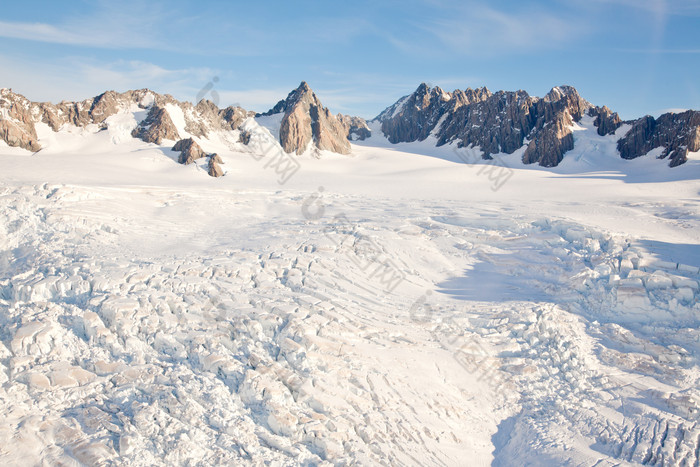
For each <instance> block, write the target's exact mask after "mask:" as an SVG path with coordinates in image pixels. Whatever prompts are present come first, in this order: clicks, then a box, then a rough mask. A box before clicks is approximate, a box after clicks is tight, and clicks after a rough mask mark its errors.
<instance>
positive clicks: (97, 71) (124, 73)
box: [0, 55, 222, 102]
mask: <svg viewBox="0 0 700 467" xmlns="http://www.w3.org/2000/svg"><path fill="white" fill-rule="evenodd" d="M37 67H40V70H41V72H40V73H38V72H37ZM215 75H219V76H221V75H222V73H221V72H219V71H217V70H213V69H210V68H196V67H193V68H187V67H184V68H178V69H167V68H163V67H161V66H158V65H154V64H152V63H148V62H142V61H134V60H115V61H104V62H103V61H95V60H87V59H85V58H81V57H69V58H62V59H61V60H56V61H46V62H43V63H41V64H40V65H37V63H35V62H33V61H31V60H24V59H21V58H17V57H10V56H5V55H0V86H3V87H11V88H13V89H15V90H16V91H18V92H20V93H22V94H24V95H26V96H27V97H28V98H29V99H31V100H37V101H52V102H57V101H60V100H82V99H86V98H89V97H93V96H95V95H97V94H100V93H102V92H104V91H106V90H110V89H111V90H116V91H126V90H129V89H139V88H144V87H148V88H151V89H153V90H155V91H158V92H164V93H170V94H173V95H176V96H177V97H178V98H179V99H185V100H191V101H192V100H194V99H195V97H196V95H197V92H198V91H199V89H201V88H202V87H203V86H204V85H205V84H206V83H207V82H208V81H209V80H210V79H211V78H212V77H213V76H215Z"/></svg>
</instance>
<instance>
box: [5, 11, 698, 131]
mask: <svg viewBox="0 0 700 467" xmlns="http://www.w3.org/2000/svg"><path fill="white" fill-rule="evenodd" d="M215 76H216V77H218V78H219V80H218V81H217V82H216V83H214V89H216V91H217V92H218V93H219V95H220V97H221V100H220V105H221V106H225V105H228V104H234V103H238V104H241V105H243V106H244V107H246V108H248V109H251V110H256V111H264V110H267V109H268V108H269V107H271V106H272V105H273V104H274V103H275V102H277V101H278V100H279V99H281V98H283V97H285V96H286V94H287V93H288V92H289V91H290V90H291V89H292V88H294V87H296V86H297V85H298V84H299V82H300V81H301V80H306V81H308V83H309V84H310V85H311V87H312V88H313V89H314V90H315V91H316V93H317V94H318V95H319V97H320V98H321V100H322V101H323V102H324V103H325V104H326V105H327V106H329V107H330V108H331V110H332V111H333V112H342V113H349V114H353V115H360V116H363V117H374V116H375V115H376V114H378V113H379V112H380V111H381V110H382V109H384V108H385V107H387V106H388V105H390V104H392V103H393V102H394V101H395V100H396V99H398V98H399V97H401V96H402V95H405V94H408V93H410V92H412V91H413V90H414V89H415V88H416V87H417V86H418V84H420V83H421V82H422V81H425V82H427V83H429V84H432V85H439V86H441V87H443V88H445V89H447V90H453V89H455V88H461V89H464V88H466V87H476V86H487V87H488V88H489V89H491V90H492V91H495V90H499V89H506V90H517V89H525V90H526V91H528V92H529V93H530V94H532V95H538V96H541V95H544V94H545V93H546V92H547V91H548V90H549V89H550V88H551V87H552V86H556V85H559V84H571V85H573V86H575V87H576V88H577V89H578V90H579V92H580V93H581V94H582V95H583V97H584V98H586V99H588V100H589V101H591V102H592V103H594V104H597V105H603V104H605V105H608V106H609V107H611V108H612V109H613V110H616V111H618V112H620V114H621V115H622V117H623V118H634V117H638V116H641V115H643V114H646V113H650V114H658V113H661V112H662V111H665V110H667V109H680V108H696V109H700V79H699V77H700V0H675V1H666V0H584V1H572V0H549V1H540V2H528V1H523V0H520V1H505V0H502V1H491V2H487V1H461V2H456V1H443V0H420V1H410V0H406V1H394V0H390V1H377V0H374V1H364V0H356V1H353V2H343V3H341V2H331V1H325V2H323V1H320V0H318V1H293V2H292V1H269V2H264V1H260V2H257V3H253V2H213V1H203V0H202V1H197V2H187V1H172V2H170V1H169V2H159V1H150V2H132V1H123V2H116V1H114V2H106V1H103V2H100V1H98V2H93V1H90V2H88V1H74V2H54V1H24V2H7V3H6V4H4V5H3V8H2V12H0V87H11V88H13V89H14V90H16V91H18V92H21V93H23V94H25V95H26V96H27V97H29V98H30V99H32V100H51V101H58V100H61V99H68V100H73V99H82V98H86V97H91V96H94V95H96V94H99V93H100V92H102V91H105V90H107V89H115V90H119V91H124V90H127V89H134V88H142V87H150V88H152V89H154V90H156V91H159V92H167V93H171V94H173V95H174V96H176V97H178V98H180V99H185V100H190V101H194V99H195V96H196V95H197V93H198V91H199V90H200V89H201V88H202V87H204V86H205V85H206V84H207V83H208V82H210V81H211V80H212V79H213V77H215Z"/></svg>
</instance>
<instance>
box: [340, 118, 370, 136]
mask: <svg viewBox="0 0 700 467" xmlns="http://www.w3.org/2000/svg"><path fill="white" fill-rule="evenodd" d="M337 118H338V121H339V122H340V124H341V125H343V127H344V128H345V133H346V136H347V138H348V140H350V141H364V140H366V139H367V138H369V137H370V136H372V131H371V130H370V129H369V126H367V121H366V120H365V119H364V118H361V117H351V116H349V115H343V114H338V115H337Z"/></svg>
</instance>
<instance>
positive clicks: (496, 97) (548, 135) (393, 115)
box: [375, 83, 592, 167]
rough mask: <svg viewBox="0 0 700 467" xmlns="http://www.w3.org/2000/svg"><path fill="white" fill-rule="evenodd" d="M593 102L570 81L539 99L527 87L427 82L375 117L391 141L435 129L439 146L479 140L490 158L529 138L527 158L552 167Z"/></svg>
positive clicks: (425, 135) (569, 145)
mask: <svg viewBox="0 0 700 467" xmlns="http://www.w3.org/2000/svg"><path fill="white" fill-rule="evenodd" d="M591 107H592V106H591V105H590V104H589V103H588V102H586V101H585V100H584V99H582V98H581V97H580V96H579V94H578V92H576V90H575V89H574V88H572V87H570V86H560V87H557V88H553V89H552V90H551V91H550V92H549V94H547V96H545V97H544V98H543V99H539V98H536V97H531V96H529V95H528V94H527V93H526V92H525V91H516V92H506V91H499V92H497V93H495V94H494V93H492V92H491V91H489V90H488V89H486V88H478V89H467V90H465V91H462V90H459V89H458V90H456V91H454V92H446V91H444V90H442V89H441V88H440V87H435V88H432V89H431V88H430V87H429V86H428V85H427V84H425V83H422V84H421V85H420V86H419V87H418V89H416V91H415V92H414V93H413V94H411V95H409V96H406V97H404V98H402V99H401V100H399V102H397V103H396V104H394V106H392V107H389V108H388V109H386V110H385V111H384V112H382V113H381V114H380V115H379V116H377V118H376V119H375V120H378V121H379V122H381V128H382V132H383V133H384V134H385V135H386V137H387V138H388V139H389V141H390V142H392V143H398V142H411V141H423V140H425V139H426V138H428V136H431V135H432V136H434V137H435V138H436V144H437V145H438V146H441V145H444V144H447V143H452V142H455V141H456V142H457V145H458V146H459V147H467V146H479V147H480V148H481V150H482V151H483V155H484V158H485V159H489V158H490V157H491V154H495V153H499V152H505V153H508V154H511V153H513V152H514V151H516V150H518V149H519V148H521V147H523V145H524V144H525V143H526V141H529V144H528V146H527V148H526V150H525V153H524V155H523V161H524V162H525V163H534V162H537V163H539V164H540V165H543V166H546V167H553V166H555V165H557V164H558V163H559V162H560V161H561V158H562V156H563V154H564V153H565V152H566V151H568V150H570V149H571V148H573V135H572V133H571V130H570V128H569V127H570V125H571V123H572V121H578V120H580V118H581V117H582V116H583V115H584V113H585V112H586V111H587V110H588V109H589V108H591ZM550 124H551V125H550Z"/></svg>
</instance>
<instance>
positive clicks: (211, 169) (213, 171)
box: [207, 154, 224, 177]
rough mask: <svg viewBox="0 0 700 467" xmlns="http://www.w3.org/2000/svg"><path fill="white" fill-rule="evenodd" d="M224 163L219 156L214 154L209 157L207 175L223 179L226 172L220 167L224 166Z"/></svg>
mask: <svg viewBox="0 0 700 467" xmlns="http://www.w3.org/2000/svg"><path fill="white" fill-rule="evenodd" d="M222 163H223V161H222V160H221V157H219V155H218V154H212V155H211V156H210V157H209V166H208V170H207V173H208V174H209V175H210V176H211V177H223V176H224V171H223V169H222V168H221V167H220V166H219V164H222Z"/></svg>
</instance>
